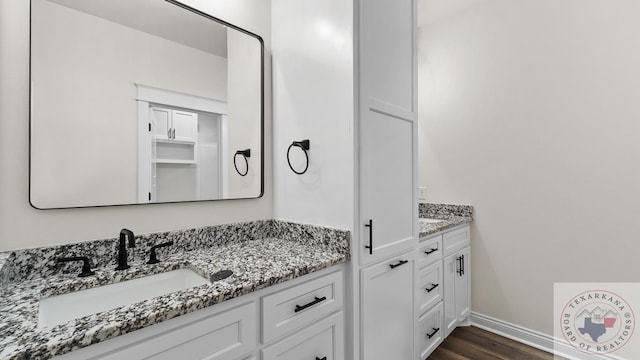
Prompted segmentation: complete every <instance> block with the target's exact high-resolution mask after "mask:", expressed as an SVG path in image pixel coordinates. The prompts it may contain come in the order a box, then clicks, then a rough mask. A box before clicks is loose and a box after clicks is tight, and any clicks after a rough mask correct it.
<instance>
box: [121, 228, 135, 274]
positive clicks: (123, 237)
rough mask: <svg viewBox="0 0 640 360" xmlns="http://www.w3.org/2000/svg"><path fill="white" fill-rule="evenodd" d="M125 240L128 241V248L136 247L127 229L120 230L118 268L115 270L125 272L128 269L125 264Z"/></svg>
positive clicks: (131, 234) (131, 232)
mask: <svg viewBox="0 0 640 360" xmlns="http://www.w3.org/2000/svg"><path fill="white" fill-rule="evenodd" d="M127 239H128V240H129V247H130V248H134V247H136V240H135V237H134V235H133V231H131V230H129V229H122V230H120V244H119V245H118V267H117V268H116V270H125V269H128V268H129V264H127V242H126V241H127Z"/></svg>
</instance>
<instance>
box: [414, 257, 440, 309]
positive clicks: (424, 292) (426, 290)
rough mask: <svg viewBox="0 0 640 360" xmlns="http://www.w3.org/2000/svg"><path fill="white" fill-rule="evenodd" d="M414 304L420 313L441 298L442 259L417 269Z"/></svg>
mask: <svg viewBox="0 0 640 360" xmlns="http://www.w3.org/2000/svg"><path fill="white" fill-rule="evenodd" d="M416 279H417V282H416V284H417V288H416V289H415V290H416V305H417V307H418V314H419V315H420V314H422V313H424V312H425V311H427V310H428V309H430V308H431V307H433V306H434V305H435V304H437V303H438V302H440V300H442V293H443V292H442V291H443V288H444V286H443V283H442V261H437V262H435V263H433V264H431V265H426V266H424V267H422V268H419V269H418V276H417V278H416Z"/></svg>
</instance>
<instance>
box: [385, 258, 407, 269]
mask: <svg viewBox="0 0 640 360" xmlns="http://www.w3.org/2000/svg"><path fill="white" fill-rule="evenodd" d="M408 262H409V260H400V261H399V262H398V263H397V264H390V265H389V267H390V268H392V269H395V268H397V267H398V266H400V265H404V264H406V263H408Z"/></svg>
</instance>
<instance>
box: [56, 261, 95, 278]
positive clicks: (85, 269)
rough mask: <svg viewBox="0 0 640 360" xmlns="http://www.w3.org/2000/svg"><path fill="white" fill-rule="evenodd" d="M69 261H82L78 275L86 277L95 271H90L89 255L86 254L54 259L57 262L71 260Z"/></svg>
mask: <svg viewBox="0 0 640 360" xmlns="http://www.w3.org/2000/svg"><path fill="white" fill-rule="evenodd" d="M71 261H82V272H80V274H78V277H87V276H91V275H94V274H95V272H93V271H91V265H90V264H89V257H87V256H71V257H63V258H57V259H56V262H57V263H58V264H60V263H65V262H71Z"/></svg>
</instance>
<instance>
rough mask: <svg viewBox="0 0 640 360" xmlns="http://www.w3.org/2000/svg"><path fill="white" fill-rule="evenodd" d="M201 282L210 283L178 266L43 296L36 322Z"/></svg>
mask: <svg viewBox="0 0 640 360" xmlns="http://www.w3.org/2000/svg"><path fill="white" fill-rule="evenodd" d="M204 284H210V282H209V281H208V280H207V279H205V278H203V277H202V276H200V275H198V274H196V273H195V272H193V271H191V270H189V269H180V270H174V271H169V272H166V273H162V274H157V275H151V276H146V277H143V278H139V279H133V280H128V281H123V282H119V283H115V284H110V285H105V286H99V287H96V288H92V289H87V290H82V291H77V292H73V293H69V294H63V295H58V296H52V297H49V298H44V299H41V300H40V311H39V313H38V326H39V327H51V326H55V325H58V324H62V323H65V322H67V321H69V320H73V319H77V318H80V317H83V316H87V315H91V314H95V313H99V312H101V311H105V310H110V309H115V308H117V307H120V306H125V305H129V304H133V303H136V302H139V301H143V300H147V299H151V298H153V297H156V296H161V295H166V294H170V293H172V292H176V291H180V290H184V289H188V288H191V287H195V286H200V285H204Z"/></svg>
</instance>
